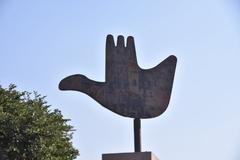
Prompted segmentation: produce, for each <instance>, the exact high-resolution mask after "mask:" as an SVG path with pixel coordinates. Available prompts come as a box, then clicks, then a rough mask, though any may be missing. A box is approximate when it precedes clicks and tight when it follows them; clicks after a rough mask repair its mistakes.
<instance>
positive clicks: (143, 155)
mask: <svg viewBox="0 0 240 160" xmlns="http://www.w3.org/2000/svg"><path fill="white" fill-rule="evenodd" d="M102 160H158V158H157V157H156V156H155V155H154V154H153V153H152V152H132V153H112V154H103V155H102Z"/></svg>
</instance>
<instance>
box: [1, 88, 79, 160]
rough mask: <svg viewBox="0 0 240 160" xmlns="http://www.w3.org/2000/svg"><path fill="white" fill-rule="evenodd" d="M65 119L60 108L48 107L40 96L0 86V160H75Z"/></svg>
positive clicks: (70, 130)
mask: <svg viewBox="0 0 240 160" xmlns="http://www.w3.org/2000/svg"><path fill="white" fill-rule="evenodd" d="M68 121H69V119H64V118H63V115H62V114H61V112H60V110H58V109H55V110H50V105H48V104H47V102H46V101H45V97H44V96H41V95H39V94H37V93H36V92H33V93H30V92H26V91H24V92H20V91H17V90H16V86H15V85H10V86H9V87H8V88H6V89H5V88H2V87H1V86H0V154H1V155H0V160H1V159H6V157H8V158H7V159H10V160H12V159H15V160H23V159H24V160H47V159H51V160H71V159H75V158H76V157H77V155H78V154H79V153H78V150H77V149H75V148H74V147H73V145H72V142H71V139H72V134H73V131H74V130H73V127H72V126H71V125H69V124H67V122H68ZM4 157H5V158H4Z"/></svg>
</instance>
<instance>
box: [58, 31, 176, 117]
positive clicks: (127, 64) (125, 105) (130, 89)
mask: <svg viewBox="0 0 240 160" xmlns="http://www.w3.org/2000/svg"><path fill="white" fill-rule="evenodd" d="M176 62H177V59H176V57H175V56H169V57H168V58H166V59H165V60H164V61H162V62H161V63H160V64H159V65H157V66H156V67H154V68H152V69H147V70H145V69H141V68H140V67H139V66H138V65H137V59H136V51H135V45H134V39H133V37H128V38H127V45H126V46H125V45H124V37H123V36H118V40H117V45H116V46H115V44H114V40H113V36H112V35H108V36H107V40H106V81H105V82H96V81H93V80H90V79H88V78H87V77H85V76H83V75H80V74H78V75H72V76H69V77H66V78H64V79H63V80H62V81H61V82H60V84H59V88H60V89H61V90H75V91H80V92H83V93H86V94H87V95H89V96H90V97H92V98H93V99H95V100H96V101H98V102H99V103H100V104H101V105H103V106H104V107H105V108H107V109H109V110H111V111H113V112H115V113H117V114H119V115H122V116H126V117H132V118H152V117H156V116H159V115H160V114H162V113H163V112H164V111H165V110H166V108H167V106H168V103H169V100H170V95H171V90H172V85H173V79H174V73H175V68H176Z"/></svg>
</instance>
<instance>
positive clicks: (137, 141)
mask: <svg viewBox="0 0 240 160" xmlns="http://www.w3.org/2000/svg"><path fill="white" fill-rule="evenodd" d="M134 150H135V152H141V119H140V118H135V119H134Z"/></svg>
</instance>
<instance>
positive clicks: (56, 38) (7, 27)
mask: <svg viewBox="0 0 240 160" xmlns="http://www.w3.org/2000/svg"><path fill="white" fill-rule="evenodd" d="M107 34H113V35H114V36H115V37H116V36H117V35H119V34H122V35H124V36H129V35H131V36H134V38H135V43H136V50H137V58H138V63H139V65H140V66H141V67H142V68H150V67H153V66H155V65H157V64H158V63H159V62H160V61H162V60H163V59H164V58H166V57H167V56H168V55H170V54H174V55H176V56H177V57H178V64H177V70H176V75H175V82H174V87H173V92H172V97H171V102H170V105H169V107H168V109H167V111H166V112H165V113H164V114H163V115H162V116H160V117H158V118H154V119H149V120H143V121H142V141H143V150H144V151H153V152H154V153H155V154H156V155H157V156H158V157H159V159H161V160H193V159H194V160H203V159H204V160H239V159H240V123H239V122H240V84H239V82H240V63H239V61H240V2H239V1H238V0H167V1H163V0H150V1H144V0H121V1H113V0H85V1H84V0H71V1H69V0H68V1H67V0H65V1H64V0H51V1H49V0H36V1H32V0H0V58H1V62H0V84H1V85H2V86H3V87H7V86H8V85H9V84H10V83H14V84H16V85H17V86H18V89H19V90H27V91H33V90H35V91H38V92H39V93H41V94H42V95H47V101H48V103H49V104H51V105H52V108H58V109H60V110H61V111H62V113H63V115H64V117H65V118H71V119H72V121H71V124H72V125H74V126H75V128H76V129H77V131H76V132H75V134H74V138H73V143H74V145H75V146H76V147H77V148H78V149H79V150H80V154H81V155H80V157H78V159H79V160H81V159H82V160H100V159H101V154H102V153H119V152H131V151H133V129H132V119H130V118H124V117H120V116H118V115H116V114H114V113H111V112H110V111H109V110H107V109H105V108H103V107H101V106H100V105H99V104H98V103H97V102H95V101H94V100H93V99H91V98H90V97H88V96H87V95H84V94H82V93H78V92H70V91H69V92H62V91H59V90H58V83H59V81H60V80H61V79H62V78H64V77H66V76H68V75H70V74H76V73H81V74H84V75H86V76H88V77H89V78H91V79H94V80H99V81H103V80H104V77H105V50H104V49H105V38H106V35H107Z"/></svg>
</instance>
